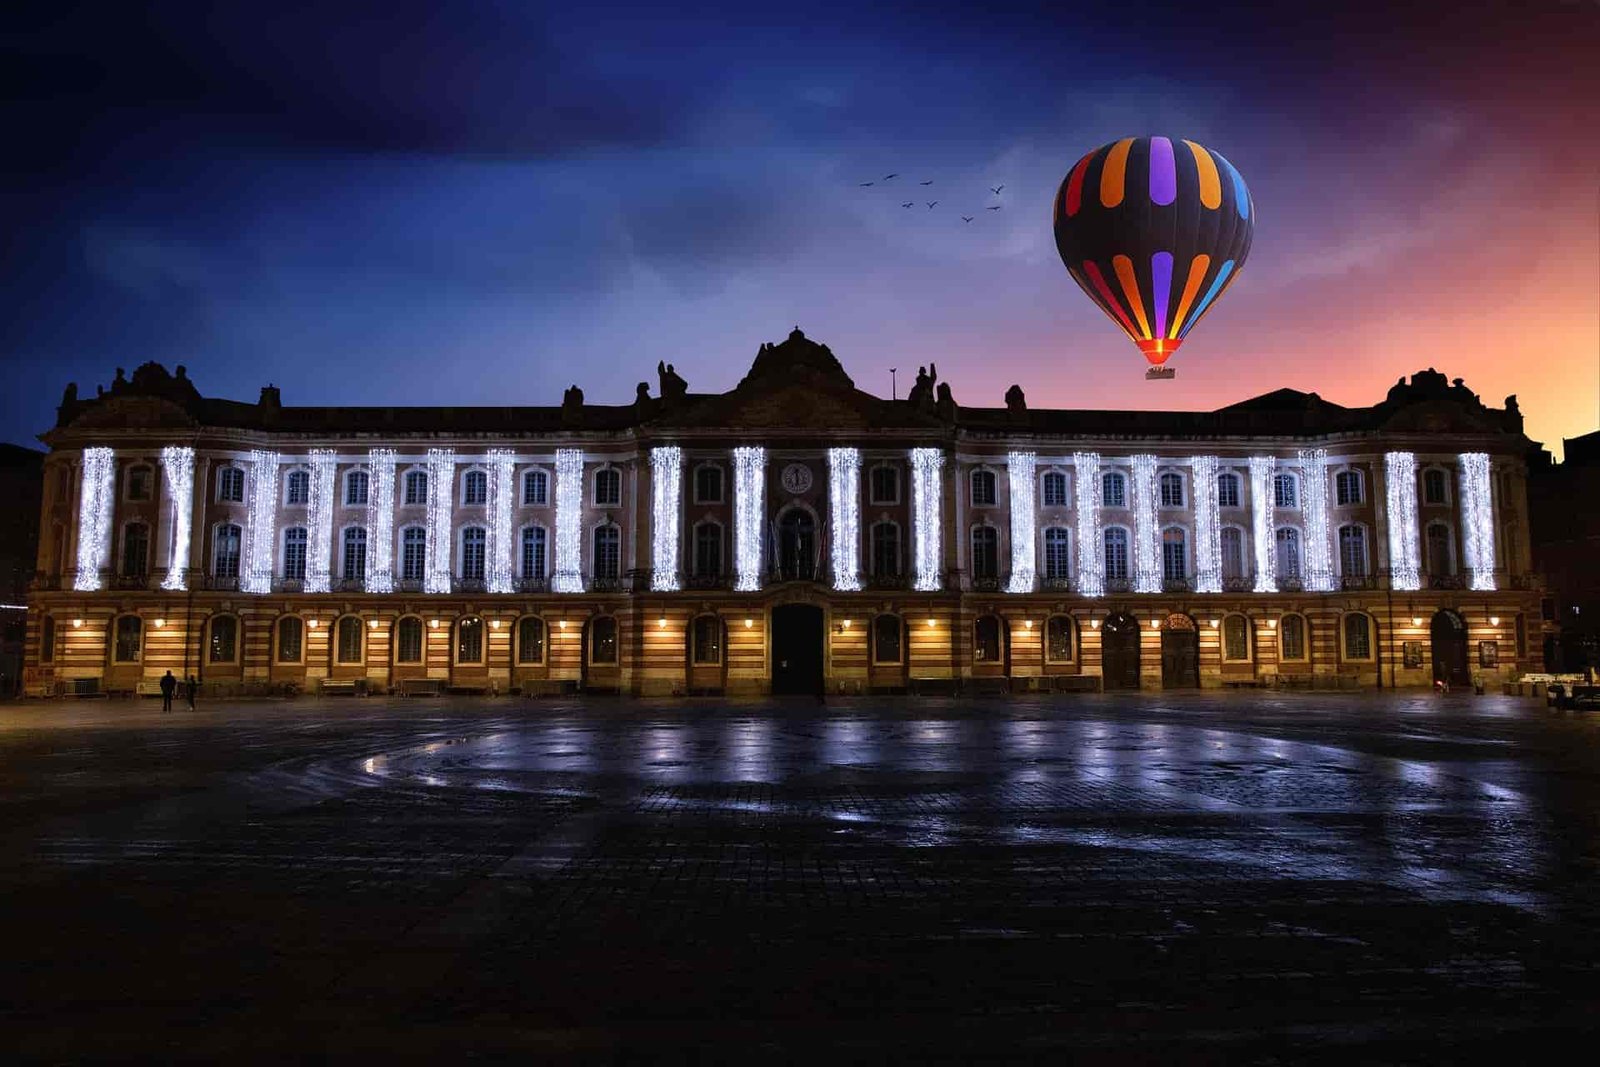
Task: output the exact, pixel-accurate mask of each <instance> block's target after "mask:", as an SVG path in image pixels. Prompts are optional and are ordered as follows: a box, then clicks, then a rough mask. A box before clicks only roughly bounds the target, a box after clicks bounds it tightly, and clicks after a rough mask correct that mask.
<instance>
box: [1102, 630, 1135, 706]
mask: <svg viewBox="0 0 1600 1067" xmlns="http://www.w3.org/2000/svg"><path fill="white" fill-rule="evenodd" d="M1100 672H1101V674H1102V675H1103V679H1102V683H1103V685H1104V686H1105V688H1107V689H1137V688H1139V620H1138V619H1135V618H1134V617H1133V616H1132V615H1128V614H1124V613H1122V612H1118V613H1117V614H1115V615H1112V616H1110V617H1108V618H1107V619H1106V623H1105V625H1104V626H1103V627H1101V628H1100Z"/></svg>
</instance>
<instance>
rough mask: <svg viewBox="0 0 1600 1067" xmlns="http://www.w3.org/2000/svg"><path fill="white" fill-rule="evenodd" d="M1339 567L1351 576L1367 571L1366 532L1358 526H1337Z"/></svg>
mask: <svg viewBox="0 0 1600 1067" xmlns="http://www.w3.org/2000/svg"><path fill="white" fill-rule="evenodd" d="M1339 569H1340V573H1341V574H1346V575H1350V576H1352V577H1360V576H1364V575H1365V574H1366V573H1367V532H1366V531H1365V530H1363V529H1362V528H1361V527H1359V526H1341V527H1339Z"/></svg>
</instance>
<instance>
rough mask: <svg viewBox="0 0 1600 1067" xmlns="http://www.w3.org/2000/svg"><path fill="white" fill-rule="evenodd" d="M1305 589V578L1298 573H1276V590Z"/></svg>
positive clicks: (1290, 591)
mask: <svg viewBox="0 0 1600 1067" xmlns="http://www.w3.org/2000/svg"><path fill="white" fill-rule="evenodd" d="M1305 591H1306V580H1305V579H1304V578H1303V577H1301V576H1300V575H1298V574H1280V575H1278V592H1280V593H1303V592H1305Z"/></svg>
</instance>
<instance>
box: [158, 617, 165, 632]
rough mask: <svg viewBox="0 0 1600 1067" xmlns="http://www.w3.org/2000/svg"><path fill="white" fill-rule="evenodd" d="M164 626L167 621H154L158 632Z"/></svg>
mask: <svg viewBox="0 0 1600 1067" xmlns="http://www.w3.org/2000/svg"><path fill="white" fill-rule="evenodd" d="M166 624H167V620H166V619H157V620H156V629H158V630H159V629H161V628H162V627H163V626H165V625H166Z"/></svg>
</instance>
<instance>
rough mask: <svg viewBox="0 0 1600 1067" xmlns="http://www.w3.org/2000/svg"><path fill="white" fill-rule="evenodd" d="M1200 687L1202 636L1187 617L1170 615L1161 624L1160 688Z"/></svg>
mask: <svg viewBox="0 0 1600 1067" xmlns="http://www.w3.org/2000/svg"><path fill="white" fill-rule="evenodd" d="M1199 685H1200V634H1199V632H1198V631H1197V630H1195V628H1194V620H1193V619H1191V618H1189V616H1187V615H1179V614H1173V615H1168V616H1167V619H1166V621H1165V622H1163V623H1162V624H1161V688H1163V689H1195V688H1198V687H1199Z"/></svg>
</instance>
